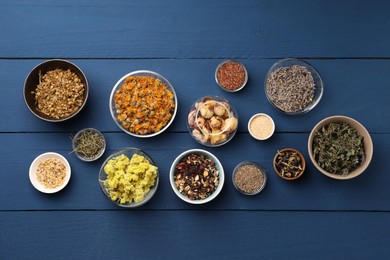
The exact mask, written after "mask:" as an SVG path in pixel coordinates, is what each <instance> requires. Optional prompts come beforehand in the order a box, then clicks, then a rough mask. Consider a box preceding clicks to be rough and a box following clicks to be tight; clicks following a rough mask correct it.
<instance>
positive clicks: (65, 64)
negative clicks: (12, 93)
mask: <svg viewBox="0 0 390 260" xmlns="http://www.w3.org/2000/svg"><path fill="white" fill-rule="evenodd" d="M55 69H63V70H68V69H69V70H70V71H72V72H74V73H75V74H76V75H77V76H78V77H79V78H80V80H81V82H82V83H83V84H84V87H85V91H84V97H83V103H82V105H81V106H80V108H79V109H78V110H77V111H76V112H75V113H73V114H71V115H70V116H68V117H64V118H60V119H56V118H52V117H49V116H47V115H45V114H44V113H42V112H41V111H39V109H38V107H37V104H36V100H35V96H34V94H33V92H34V91H35V90H36V88H37V86H38V85H39V74H41V75H45V74H46V73H47V72H48V71H51V70H55ZM88 90H89V87H88V81H87V77H86V76H85V75H84V73H83V72H82V70H81V69H80V68H79V67H77V66H76V65H75V64H73V63H71V62H69V61H66V60H59V59H55V60H48V61H44V62H42V63H40V64H38V65H37V66H36V67H35V68H33V69H32V70H31V71H30V73H29V74H28V75H27V78H26V80H25V81H24V87H23V96H24V101H25V102H26V105H27V107H28V109H29V110H30V111H31V113H33V114H34V115H35V116H36V117H38V118H40V119H42V120H45V121H48V122H61V121H65V120H67V119H70V118H72V117H74V116H75V115H76V114H78V113H79V112H80V111H81V109H82V108H83V107H84V105H85V103H86V102H87V98H88Z"/></svg>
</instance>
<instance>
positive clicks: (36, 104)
mask: <svg viewBox="0 0 390 260" xmlns="http://www.w3.org/2000/svg"><path fill="white" fill-rule="evenodd" d="M88 89H89V88H88V81H87V77H86V76H85V75H84V73H83V72H82V70H81V69H80V68H79V67H77V66H76V65H75V64H73V63H71V62H69V61H66V60H60V59H55V60H48V61H45V62H42V63H40V64H38V65H37V66H36V67H35V68H33V69H32V70H31V71H30V73H29V74H28V76H27V77H26V80H25V82H24V87H23V96H24V101H25V103H26V105H27V107H28V109H29V110H30V111H31V113H33V114H34V115H35V116H36V117H38V118H40V119H42V120H45V121H48V122H62V121H65V120H67V119H70V118H72V117H74V116H75V115H76V114H78V113H79V112H80V111H81V109H82V108H83V107H84V105H85V103H86V102H87V98H88Z"/></svg>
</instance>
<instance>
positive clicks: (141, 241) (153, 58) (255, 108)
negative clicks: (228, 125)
mask: <svg viewBox="0 0 390 260" xmlns="http://www.w3.org/2000/svg"><path fill="white" fill-rule="evenodd" d="M389 11H390V3H387V2H386V1H342V2H339V1H308V0H300V1H255V0H253V1H251V0H246V1H214V2H210V1H196V2H195V1H193V2H190V1H177V0H169V1H131V2H128V1H115V2H113V1H103V0H102V1H91V0H82V1H66V2H61V3H54V2H52V1H43V0H42V1H33V2H31V1H25V0H20V1H2V0H0V93H1V94H0V96H1V97H2V102H0V115H1V116H0V144H1V149H0V183H1V184H2V189H1V195H0V259H43V258H48V259H61V258H64V259H107V258H109V259H128V258H134V259H136V258H137V259H153V258H155V259H170V258H172V259H194V258H202V259H229V258H230V259H261V258H265V259H307V258H308V259H313V258H314V259H386V258H388V256H389V255H390V249H389V247H388V246H387V245H388V244H389V242H390V239H389V238H390V229H389V228H388V227H389V224H390V223H389V221H390V215H389V214H390V204H389V201H390V193H389V192H388V186H389V184H390V175H389V174H388V163H387V161H388V156H389V154H390V151H389V147H390V121H389V120H388V115H387V114H388V113H387V111H388V110H389V108H390V107H389V100H390V90H389V80H388V73H389V70H390V60H389V59H388V58H389V57H390V34H389V33H388V32H389V31H390V16H389V15H388V13H389ZM58 57H59V58H67V59H70V60H71V61H72V62H74V63H76V64H77V65H78V66H80V67H81V69H82V70H83V71H84V73H85V74H86V76H87V78H88V81H89V84H90V95H89V100H88V102H87V105H86V107H85V108H84V110H83V111H82V112H81V113H80V114H78V115H77V116H76V117H75V118H73V119H71V120H69V121H67V122H63V123H59V124H53V123H48V122H44V121H42V120H39V119H38V118H36V117H34V116H33V115H32V114H31V113H30V112H29V110H28V109H27V107H26V106H25V104H24V101H23V97H22V87H23V82H24V79H25V77H26V76H27V74H28V72H29V71H30V70H31V69H32V68H33V67H34V66H35V65H37V64H38V63H40V62H41V61H42V60H44V59H47V58H58ZM285 57H302V58H305V60H306V61H307V62H309V63H310V64H312V65H313V66H314V67H315V68H316V69H318V71H319V72H320V74H321V76H322V79H323V81H324V86H325V91H324V96H323V98H322V100H321V102H320V103H319V105H318V106H317V107H316V108H315V109H314V110H313V111H311V112H310V113H308V114H305V115H302V116H296V117H292V116H286V115H283V114H281V113H279V112H278V111H276V110H275V109H274V108H273V107H272V106H271V105H270V104H269V103H268V101H267V99H266V97H265V94H264V79H265V75H266V73H267V71H268V69H269V68H270V67H271V66H272V64H273V63H275V62H276V61H277V60H278V59H279V58H285ZM225 58H236V59H238V60H240V61H241V62H242V63H243V64H244V65H245V66H246V67H247V70H248V72H249V82H248V85H247V86H246V88H245V89H244V90H242V91H241V92H238V93H227V92H223V91H222V90H221V89H220V88H219V87H218V86H217V85H216V83H215V81H214V71H215V68H216V66H217V65H218V63H219V62H221V61H222V60H223V59H225ZM138 69H149V70H154V71H156V72H159V73H161V74H162V75H163V76H165V77H166V78H167V79H168V80H169V81H170V82H171V83H172V85H173V86H174V88H175V90H176V93H177V95H178V98H179V110H178V114H177V117H176V119H175V121H174V123H173V124H172V125H171V126H170V127H169V129H168V130H167V131H166V132H165V133H163V134H161V135H159V136H157V137H154V138H150V139H137V138H134V137H131V136H129V135H127V134H125V133H123V132H121V131H120V129H119V128H118V127H117V126H116V125H115V123H114V121H113V120H112V118H111V115H110V113H109V109H108V99H109V94H110V92H111V89H112V87H113V86H114V84H115V83H116V81H117V80H119V79H120V78H121V77H122V76H123V75H125V74H126V73H128V72H130V71H133V70H138ZM205 95H222V96H224V97H226V98H227V99H228V100H230V101H231V103H232V104H233V105H234V106H235V108H236V110H237V111H238V115H239V129H238V133H237V134H236V136H235V137H234V138H233V140H232V141H231V142H229V143H228V144H226V145H224V146H222V147H218V148H205V147H202V146H201V145H199V144H198V143H197V142H195V141H194V140H193V139H192V138H191V136H190V135H189V134H188V132H187V128H186V117H187V112H188V110H189V108H190V106H191V104H192V102H194V101H195V100H196V99H198V98H199V97H201V96H205ZM257 112H265V113H268V114H270V115H271V116H272V117H273V118H274V120H275V123H276V134H275V135H274V136H273V137H272V138H271V139H270V140H268V141H265V142H259V141H255V140H254V139H252V138H251V137H250V135H249V134H248V131H247V122H248V120H249V118H250V117H251V116H252V115H253V114H255V113H257ZM336 114H341V115H347V116H351V117H353V118H355V119H357V120H358V121H360V122H361V123H362V124H363V125H364V126H365V127H366V128H367V129H368V131H369V132H370V133H371V136H372V139H373V142H374V158H373V160H372V162H371V165H370V166H369V168H368V169H367V171H366V172H365V173H364V174H363V175H361V176H359V177H358V178H356V179H353V180H349V181H336V180H333V179H329V178H327V177H325V176H323V175H322V174H320V173H319V172H318V171H317V170H316V169H315V168H314V166H313V165H312V164H311V162H310V160H309V157H308V153H307V139H308V135H309V132H310V131H311V129H312V128H313V127H314V125H315V124H316V123H317V122H319V121H320V120H321V119H323V118H325V117H327V116H330V115H336ZM85 127H95V128H97V129H99V130H101V131H102V132H103V133H104V135H105V137H106V139H107V151H106V153H105V154H104V156H103V158H101V159H100V160H98V161H96V162H93V163H85V162H82V161H80V160H78V159H77V158H76V157H75V155H73V154H70V151H71V141H70V138H69V137H70V135H72V134H75V133H76V132H77V131H78V130H80V129H82V128H85ZM125 146H133V147H138V148H141V149H144V150H145V151H147V152H148V153H149V154H150V155H151V156H152V157H153V158H154V159H155V161H156V163H157V165H158V166H159V168H160V185H159V188H158V191H157V193H156V195H155V197H154V198H153V199H152V200H151V201H150V202H148V203H147V204H145V205H144V206H143V207H141V208H138V209H135V210H126V209H122V208H118V207H116V206H115V205H113V204H112V203H111V202H110V201H108V200H107V199H106V198H105V197H104V195H103V194H102V192H101V191H100V188H99V184H98V181H97V174H98V172H99V169H100V167H101V164H102V163H103V161H104V159H105V158H106V157H107V156H108V155H109V154H111V153H113V152H114V151H116V150H118V149H120V148H123V147H125ZM285 147H294V148H297V149H298V150H300V151H301V152H302V153H303V155H304V156H305V158H306V160H307V163H308V165H307V170H306V172H305V174H304V176H303V177H302V178H301V179H299V180H298V181H295V182H287V181H284V180H282V179H281V178H279V177H278V176H277V175H276V174H275V173H274V171H273V168H272V159H273V156H274V154H275V153H276V151H277V150H278V149H282V148H285ZM190 148H204V149H207V150H209V151H211V152H212V153H214V154H215V155H216V156H217V157H218V158H219V159H220V161H221V162H222V163H223V166H224V169H225V174H226V182H225V185H224V188H223V190H222V192H221V194H220V195H219V196H218V197H217V198H216V199H215V200H214V201H212V202H211V203H209V204H207V205H200V206H199V205H198V206H195V205H189V204H186V203H184V202H182V201H181V200H180V199H179V198H177V197H176V195H175V194H174V193H173V191H172V190H171V187H170V184H169V180H168V171H169V168H170V166H171V163H172V162H173V160H174V159H175V157H176V156H177V155H178V154H179V153H181V152H182V151H185V150H187V149H190ZM47 151H54V152H59V153H61V154H62V155H64V156H65V157H66V158H67V159H68V160H69V162H70V164H71V167H72V178H71V181H70V183H69V184H68V186H67V187H66V188H65V189H64V190H63V191H61V192H60V193H58V194H53V195H46V194H42V193H39V192H38V191H36V190H35V189H34V188H33V186H32V185H31V184H30V181H29V179H28V169H29V166H30V163H31V162H32V161H33V160H34V158H35V157H36V156H37V155H39V154H41V153H44V152H47ZM243 160H252V161H255V162H257V163H259V164H261V165H262V166H263V167H264V169H265V170H266V172H267V176H268V183H267V186H266V188H265V190H264V191H263V192H261V193H260V194H259V195H257V196H253V197H247V196H244V195H241V194H240V193H238V192H237V191H236V190H235V189H234V187H233V184H232V182H231V174H232V171H233V169H234V167H235V165H237V164H238V163H239V162H241V161H243Z"/></svg>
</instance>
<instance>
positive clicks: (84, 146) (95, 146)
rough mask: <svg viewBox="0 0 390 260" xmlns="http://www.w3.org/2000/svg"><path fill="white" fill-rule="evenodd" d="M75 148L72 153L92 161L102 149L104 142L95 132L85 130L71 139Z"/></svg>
mask: <svg viewBox="0 0 390 260" xmlns="http://www.w3.org/2000/svg"><path fill="white" fill-rule="evenodd" d="M73 141H74V143H75V148H74V150H73V152H76V153H79V154H80V155H82V156H83V157H85V158H87V159H93V158H95V157H96V156H98V155H99V154H100V153H101V151H102V150H103V149H104V145H105V140H104V138H103V136H102V135H101V134H100V133H99V132H96V131H92V130H86V131H85V132H82V133H81V134H80V135H79V136H77V137H76V138H74V139H73Z"/></svg>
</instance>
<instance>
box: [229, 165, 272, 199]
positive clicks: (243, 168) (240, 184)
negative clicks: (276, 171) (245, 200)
mask: <svg viewBox="0 0 390 260" xmlns="http://www.w3.org/2000/svg"><path fill="white" fill-rule="evenodd" d="M232 180H233V185H234V187H235V188H236V189H237V190H238V191H239V192H241V193H242V194H244V195H255V194H258V193H259V192H260V191H262V190H263V189H264V187H265V184H266V182H267V175H266V174H265V171H264V170H263V168H261V166H260V165H258V164H257V163H254V162H251V161H243V162H241V163H239V164H238V165H237V166H236V168H234V170H233V176H232Z"/></svg>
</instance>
